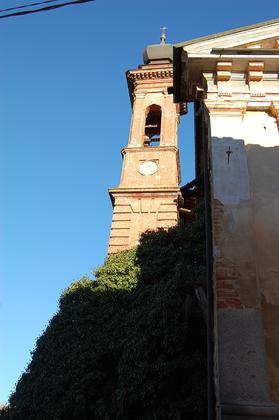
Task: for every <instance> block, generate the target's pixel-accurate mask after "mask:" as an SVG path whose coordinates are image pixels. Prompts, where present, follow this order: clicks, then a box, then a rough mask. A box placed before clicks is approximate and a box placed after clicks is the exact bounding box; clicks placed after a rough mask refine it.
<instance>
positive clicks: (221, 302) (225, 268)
mask: <svg viewBox="0 0 279 420" xmlns="http://www.w3.org/2000/svg"><path fill="white" fill-rule="evenodd" d="M212 213H213V246H214V249H215V250H216V254H217V255H215V257H214V280H215V298H216V304H217V308H218V309H224V308H234V309H243V308H251V307H252V306H251V305H247V304H244V303H243V302H241V298H240V295H239V293H238V285H239V283H240V281H241V272H240V271H239V269H238V267H237V266H236V264H234V263H232V262H231V261H229V260H227V259H225V258H224V257H223V256H222V241H223V237H224V228H223V226H224V206H223V205H222V203H220V201H218V200H214V203H213V212H212Z"/></svg>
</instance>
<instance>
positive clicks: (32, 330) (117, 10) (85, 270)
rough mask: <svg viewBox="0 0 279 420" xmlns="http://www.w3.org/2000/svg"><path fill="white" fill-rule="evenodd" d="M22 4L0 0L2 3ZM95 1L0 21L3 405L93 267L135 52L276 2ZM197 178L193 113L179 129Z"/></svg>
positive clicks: (185, 174)
mask: <svg viewBox="0 0 279 420" xmlns="http://www.w3.org/2000/svg"><path fill="white" fill-rule="evenodd" d="M27 2H28V0H24V1H20V0H18V1H16V0H7V1H0V8H1V9H3V8H5V7H10V6H15V5H19V4H25V3H27ZM248 3H249V2H246V3H245V2H243V1H240V0H235V1H234V2H233V5H232V3H224V2H223V1H220V0H217V1H214V2H188V1H185V0H184V1H183V0H172V1H171V2H170V1H167V0H161V1H159V0H154V1H152V2H151V1H150V0H142V1H140V2H139V1H138V2H131V1H128V0H119V1H115V0H114V1H113V0H96V1H95V2H93V3H88V4H84V5H79V6H71V7H68V8H63V9H59V10H56V11H50V12H47V13H41V14H34V15H29V16H24V17H16V18H10V19H7V20H4V19H3V20H0V51H1V54H0V57H1V58H0V194H1V206H0V322H1V325H0V328H1V337H2V339H1V349H0V352H1V353H0V371H1V378H0V403H5V402H6V401H7V398H8V395H9V394H10V392H11V390H12V389H13V387H14V384H15V382H16V381H17V379H18V378H19V376H20V374H21V373H22V371H23V370H24V368H25V367H26V365H27V363H28V361H29V360H30V351H31V350H32V349H33V348H34V345H35V341H36V338H37V337H38V336H39V335H40V334H41V333H42V332H43V330H44V329H45V327H46V325H47V323H48V320H49V319H50V318H51V317H52V316H53V314H54V313H55V311H56V310H57V302H58V299H59V295H60V293H61V291H62V290H63V289H64V288H65V287H67V286H68V285H69V284H70V283H71V282H72V281H73V280H74V279H78V278H79V277H81V276H82V275H84V274H88V275H90V273H91V271H92V269H94V268H95V267H97V266H98V265H100V264H102V263H103V261H104V258H105V256H106V251H107V245H108V236H109V229H110V224H111V216H112V208H111V203H110V199H109V196H108V193H107V189H108V188H110V187H116V186H117V185H118V182H119V176H120V170H121V156H120V150H121V148H122V147H124V146H125V145H126V143H127V140H128V134H129V127H130V116H131V106H130V101H129V96H128V90H127V86H126V80H125V71H126V70H127V69H131V68H135V67H137V66H138V65H139V64H141V63H142V51H143V49H144V47H145V46H146V45H148V44H153V43H157V42H158V41H159V37H160V27H161V26H163V25H165V26H167V27H168V32H167V36H168V42H171V43H176V42H181V41H184V40H187V39H191V38H195V37H198V36H203V35H207V34H210V33H215V32H220V31H223V30H227V29H231V28H235V27H240V26H244V25H248V24H252V23H256V22H260V21H264V20H268V19H273V18H276V17H278V16H276V15H275V14H274V13H275V12H276V10H277V7H276V6H278V5H277V2H275V1H269V2H267V3H266V4H267V5H268V7H266V8H264V7H263V3H262V2H260V1H257V0H255V1H253V2H250V3H249V4H248ZM179 135H180V137H179V142H180V146H181V150H180V157H181V162H182V183H186V182H187V181H189V180H191V179H192V178H193V176H194V167H193V165H194V163H193V126H192V114H191V113H190V114H189V115H188V116H187V117H183V119H182V122H181V127H180V133H179Z"/></svg>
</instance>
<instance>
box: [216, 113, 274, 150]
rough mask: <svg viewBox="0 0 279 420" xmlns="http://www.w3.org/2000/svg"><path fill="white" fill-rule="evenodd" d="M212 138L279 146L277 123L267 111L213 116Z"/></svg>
mask: <svg viewBox="0 0 279 420" xmlns="http://www.w3.org/2000/svg"><path fill="white" fill-rule="evenodd" d="M211 136H212V137H213V138H219V139H229V138H233V139H237V140H244V143H245V145H247V144H258V145H260V146H262V147H273V146H279V132H278V125H277V121H276V119H275V118H274V117H273V116H271V115H269V114H268V112H266V111H258V110H257V111H246V112H245V113H244V115H231V114H228V115H224V114H223V115H212V116H211Z"/></svg>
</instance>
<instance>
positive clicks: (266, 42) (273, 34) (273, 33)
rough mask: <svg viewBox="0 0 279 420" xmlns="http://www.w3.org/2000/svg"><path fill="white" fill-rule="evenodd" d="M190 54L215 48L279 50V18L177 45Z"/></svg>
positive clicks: (207, 52) (207, 51) (206, 51)
mask: <svg viewBox="0 0 279 420" xmlns="http://www.w3.org/2000/svg"><path fill="white" fill-rule="evenodd" d="M175 47H183V49H184V50H185V51H187V53H188V54H198V55H200V54H201V55H204V54H210V53H211V51H212V50H213V49H246V48H249V49H251V48H253V49H255V50H256V49H264V50H268V49H270V50H274V49H278V50H279V19H274V20H271V21H267V22H262V23H258V24H255V25H250V26H245V27H242V28H238V29H233V30H230V31H226V32H221V33H217V34H213V35H209V36H205V37H202V38H197V39H194V40H190V41H185V42H182V43H180V44H177V45H175Z"/></svg>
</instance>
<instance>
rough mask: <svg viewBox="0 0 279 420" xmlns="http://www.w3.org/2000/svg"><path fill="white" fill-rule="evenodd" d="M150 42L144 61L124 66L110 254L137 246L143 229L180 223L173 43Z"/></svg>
mask: <svg viewBox="0 0 279 420" xmlns="http://www.w3.org/2000/svg"><path fill="white" fill-rule="evenodd" d="M164 39H165V38H164V33H163V35H162V37H161V41H162V43H161V44H160V45H150V46H148V47H147V48H146V49H145V51H144V64H143V65H141V66H139V68H138V69H136V70H129V71H127V73H126V75H127V82H128V89H129V94H130V99H131V104H132V119H131V128H130V136H129V142H128V145H127V147H125V148H124V149H123V150H122V157H123V164H122V173H121V179H120V184H119V186H118V187H117V188H113V189H109V194H110V197H111V200H112V204H113V218H112V226H111V232H110V241H109V251H108V253H109V254H112V253H115V252H118V251H122V250H124V249H128V248H131V247H132V246H134V245H136V244H137V242H138V239H139V236H140V234H141V233H143V232H144V231H146V230H148V229H150V230H156V229H158V228H168V227H171V226H174V225H176V224H177V222H178V217H179V216H178V197H179V195H180V188H179V183H180V165H179V153H178V147H177V128H178V123H179V117H180V114H181V112H180V106H179V105H178V104H174V103H173V95H172V93H171V89H170V88H171V87H172V84H173V79H172V76H173V71H172V46H171V45H170V44H165V43H164V42H163V41H164Z"/></svg>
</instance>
